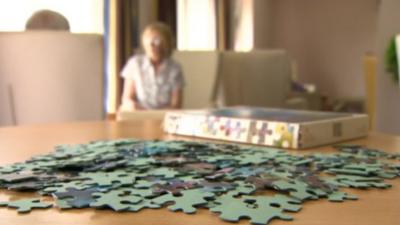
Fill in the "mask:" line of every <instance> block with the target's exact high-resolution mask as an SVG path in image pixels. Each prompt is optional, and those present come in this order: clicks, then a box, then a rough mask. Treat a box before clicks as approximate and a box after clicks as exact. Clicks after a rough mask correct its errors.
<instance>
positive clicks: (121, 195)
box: [90, 190, 142, 211]
mask: <svg viewBox="0 0 400 225" xmlns="http://www.w3.org/2000/svg"><path fill="white" fill-rule="evenodd" d="M92 196H94V197H97V198H96V200H95V202H92V203H90V206H91V207H95V208H101V207H109V208H111V209H113V210H114V211H122V210H126V209H128V208H129V207H130V206H131V205H132V204H136V203H138V202H140V201H141V200H142V198H141V197H138V196H133V195H126V194H125V192H124V191H115V190H114V191H110V192H107V193H100V192H99V193H93V194H92Z"/></svg>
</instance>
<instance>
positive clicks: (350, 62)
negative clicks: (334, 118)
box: [256, 0, 400, 97]
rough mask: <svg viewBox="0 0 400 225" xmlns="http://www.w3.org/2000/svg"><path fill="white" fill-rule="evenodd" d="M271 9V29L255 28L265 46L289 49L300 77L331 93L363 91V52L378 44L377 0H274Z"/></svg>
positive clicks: (359, 93)
mask: <svg viewBox="0 0 400 225" xmlns="http://www.w3.org/2000/svg"><path fill="white" fill-rule="evenodd" d="M397 1H398V0H397ZM399 2H400V1H399ZM269 11H270V12H271V15H270V17H269V18H266V19H265V20H268V19H269V20H270V21H266V24H267V25H266V26H267V29H266V30H269V31H270V32H269V34H266V33H265V32H259V33H257V32H256V33H257V34H258V35H261V36H264V37H259V39H262V38H264V39H265V38H267V39H266V40H267V41H264V43H263V44H262V45H263V47H264V46H265V47H270V48H284V49H287V50H288V52H289V54H290V55H291V56H292V57H293V58H294V59H295V60H296V61H297V64H298V73H299V74H298V75H299V79H300V81H302V82H310V83H315V84H316V85H317V87H318V88H319V90H320V91H321V92H322V93H323V94H326V95H328V96H332V97H362V96H364V83H363V82H364V81H363V71H362V64H361V58H362V56H363V55H364V53H365V52H368V51H373V52H375V50H376V34H377V18H378V0H334V1H333V0H272V1H271V3H270V9H269ZM258 23H260V22H258ZM268 26H270V27H268ZM266 35H270V37H265V36H266ZM256 40H257V38H256Z"/></svg>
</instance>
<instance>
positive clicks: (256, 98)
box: [218, 50, 291, 107]
mask: <svg viewBox="0 0 400 225" xmlns="http://www.w3.org/2000/svg"><path fill="white" fill-rule="evenodd" d="M219 76H220V77H219V79H218V80H219V82H218V88H220V89H221V90H222V92H223V93H222V95H223V105H226V106H236V105H246V106H261V107H283V106H284V105H285V100H286V98H287V97H288V94H289V91H290V82H291V69H290V59H289V57H288V56H287V54H286V52H285V51H283V50H257V51H252V52H231V51H227V52H222V53H221V56H220V69H219Z"/></svg>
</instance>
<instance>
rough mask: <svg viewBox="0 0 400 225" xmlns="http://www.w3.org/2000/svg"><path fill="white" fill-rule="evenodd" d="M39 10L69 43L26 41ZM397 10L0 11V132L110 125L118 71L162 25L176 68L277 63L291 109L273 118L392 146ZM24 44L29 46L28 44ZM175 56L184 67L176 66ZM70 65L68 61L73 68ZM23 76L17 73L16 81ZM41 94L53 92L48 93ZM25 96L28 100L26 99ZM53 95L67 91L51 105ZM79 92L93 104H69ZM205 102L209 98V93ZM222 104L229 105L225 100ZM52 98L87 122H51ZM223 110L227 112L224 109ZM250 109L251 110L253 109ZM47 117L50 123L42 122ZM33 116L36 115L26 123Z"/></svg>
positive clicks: (343, 5) (187, 4) (82, 7)
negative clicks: (277, 58)
mask: <svg viewBox="0 0 400 225" xmlns="http://www.w3.org/2000/svg"><path fill="white" fill-rule="evenodd" d="M43 9H48V10H52V11H55V12H58V13H60V14H61V15H63V16H64V17H65V18H66V19H67V20H68V22H69V31H65V33H68V34H66V36H65V37H64V36H63V35H64V34H60V31H58V34H57V35H52V34H46V35H52V36H56V37H54V38H53V37H49V39H46V38H43V37H37V35H38V34H33V33H37V31H36V32H34V31H26V30H25V29H26V23H27V21H28V20H29V18H30V17H31V15H32V14H33V13H34V12H36V11H38V10H43ZM398 9H400V1H398V0H336V1H332V0H102V1H100V0H79V1H78V0H56V1H54V0H35V1H32V0H0V126H1V125H3V126H5V125H22V124H29V123H41V122H58V121H69V120H95V119H106V118H107V117H112V116H113V115H114V114H116V113H117V108H118V105H119V103H120V95H121V88H122V80H121V78H120V71H121V68H122V67H123V65H124V64H125V62H126V60H127V59H128V58H129V57H130V56H131V55H132V54H134V53H135V52H137V51H140V33H141V31H142V30H143V28H144V27H145V26H146V25H147V24H149V23H151V22H154V21H162V22H164V23H167V24H168V25H169V26H171V28H172V30H173V32H174V35H175V37H176V52H177V58H183V59H181V61H182V62H183V64H185V63H186V62H185V60H187V59H189V57H191V56H186V55H185V54H187V53H188V52H191V53H190V54H192V53H193V52H194V53H195V54H197V53H196V52H214V53H215V52H217V53H218V56H217V59H216V60H217V66H216V67H217V69H216V72H214V73H216V76H217V77H219V76H220V74H224V73H225V72H224V71H228V73H229V70H225V69H224V68H223V67H224V66H226V67H228V68H229V67H232V68H234V64H233V63H229V57H228V55H225V53H230V52H237V53H246V54H251V53H252V52H257V51H264V52H267V51H272V50H277V49H278V50H281V51H283V52H284V53H285V57H287V60H288V65H287V67H288V68H287V69H289V76H290V83H289V82H288V83H287V84H288V85H290V93H289V92H288V93H286V94H285V98H286V99H285V101H286V100H287V99H289V98H290V101H291V102H290V104H286V103H287V101H286V102H285V105H284V104H282V105H271V106H273V107H286V106H288V105H296V104H297V105H300V107H289V108H300V109H309V110H323V111H338V112H357V113H368V114H369V115H370V117H371V125H372V126H373V127H374V129H376V130H377V131H383V132H387V133H396V134H400V122H397V117H398V115H400V93H399V83H398V74H395V75H391V74H390V71H389V72H387V70H386V67H387V65H386V61H385V57H386V55H387V51H388V46H389V44H390V41H391V40H392V39H393V38H394V37H395V36H396V35H397V34H399V33H400V23H398V22H397V21H400V14H399V13H398ZM32 32H33V33H32ZM21 33H31V34H30V36H29V37H26V38H25V37H22V34H21ZM61 33H63V32H61ZM71 35H72V36H73V37H69V36H71ZM24 36H26V35H24ZM35 36H36V37H35ZM78 37H79V38H78ZM35 38H36V39H35ZM76 39H79V40H76ZM81 39H82V40H81ZM92 39H93V40H92ZM40 40H46V41H45V43H40ZM36 41H37V42H36ZM21 43H28V44H26V45H24V44H21ZM51 43H53V44H51ZM48 45H49V46H50V45H52V47H51V49H52V50H51V53H45V52H47V51H48V50H44V49H47V48H48ZM11 46H15V47H11ZM35 46H36V48H35V49H31V48H34V47H35ZM69 46H71V47H69ZM15 49H18V50H15ZM74 49H76V50H74ZM35 51H36V52H35ZM29 52H30V53H31V54H29ZM33 52H35V53H34V54H33ZM180 52H183V53H184V55H183V56H182V55H181V56H179V54H180ZM61 54H67V55H66V56H64V57H65V58H64V59H62V60H61V61H60V62H59V63H60V66H55V65H57V63H56V62H54V63H53V62H49V61H48V58H56V56H57V57H58V55H61ZM68 54H69V55H68ZM268 54H270V53H268ZM274 54H275V53H274ZM20 55H22V56H20ZM42 55H43V57H44V55H47V57H48V58H47V59H43V60H47V61H45V63H44V64H45V65H47V66H45V69H41V68H39V64H40V63H41V61H40V62H39V61H35V60H38V59H37V58H40V57H41V56H42ZM28 56H29V57H33V58H34V59H35V60H32V59H30V58H29V57H28ZM60 57H61V56H60ZM240 57H242V55H241V56H240ZM243 57H247V55H246V56H243ZM252 57H253V56H252ZM257 57H259V56H257ZM260 57H261V56H260ZM268 57H269V56H268ZM71 58H74V59H75V61H74V62H69V60H70V59H71ZM225 59H226V60H225ZM267 60H269V59H267ZM178 61H179V60H178ZM252 61H254V60H252ZM224 62H227V63H226V64H224ZM79 63H80V64H79ZM190 63H192V64H190ZM190 63H189V64H188V65H191V66H186V67H185V65H184V69H185V75H187V76H188V81H190V79H191V78H190V76H191V74H192V73H194V72H195V71H194V72H191V71H190V69H191V68H195V67H196V65H193V62H190ZM7 64H12V66H6V65H7ZM78 64H79V65H78ZM214 64H215V63H214ZM214 64H212V65H214ZM266 64H268V63H266ZM272 64H274V65H276V63H275V62H273V63H271V65H272ZM49 65H54V66H49ZM214 66H215V65H214ZM51 67H57V68H58V70H60V67H62V68H63V71H62V72H59V73H60V75H57V74H58V72H55V71H57V68H51ZM89 67H91V68H92V69H90V68H89ZM205 67H207V66H205ZM19 68H24V71H23V72H19ZM71 68H73V69H71ZM75 68H76V69H75ZM260 68H261V67H260ZM203 69H204V68H203ZM203 69H201V68H200V69H197V70H200V71H203ZM266 70H268V68H267V69H266ZM10 71H11V72H10ZM35 71H36V72H35ZM50 71H51V72H50ZM204 71H205V69H204ZM45 73H50V74H51V75H48V76H44V75H43V74H45ZM89 73H90V74H92V73H93V74H94V75H93V77H92V78H90V79H89V78H87V79H86V78H85V79H82V77H83V76H86V75H88V74H89ZM204 73H206V72H204ZM70 74H75V77H74V76H72V75H71V76H70ZM279 74H280V72H276V73H274V76H280V75H279ZM282 74H283V72H282ZM41 75H43V76H44V77H43V78H42V79H44V80H45V81H46V82H39V80H40V76H41ZM16 76H19V78H16ZM65 76H70V79H71V80H75V81H76V82H77V83H75V82H72V81H70V80H68V79H67V78H65ZM282 76H283V75H282ZM52 77H54V78H52ZM396 78H397V79H396ZM51 79H54V80H55V81H54V82H52V81H50V80H51ZM213 79H214V78H213ZM213 79H212V80H213ZM231 79H237V78H235V77H233V78H231ZM249 79H251V78H249ZM254 79H255V78H254ZM257 79H258V78H257ZM35 80H36V82H37V83H38V84H35V82H34V81H35ZM217 80H218V79H217ZM263 82H265V83H268V82H275V81H274V79H270V80H268V79H264V80H263ZM19 83H21V84H19ZM39 83H40V84H39ZM43 83H45V84H43ZM254 83H257V82H253V84H251V85H255V84H254ZM258 83H260V82H258ZM261 83H262V82H261ZM35 85H37V86H35ZM191 85H192V84H190V83H189V85H188V87H187V88H190V87H191ZM213 85H214V86H215V85H217V84H215V82H214V83H213ZM225 85H227V84H225ZM243 85H244V84H243ZM261 85H262V84H261ZM47 86H51V87H50V89H49V91H48V92H46V91H45V90H46V89H47ZM267 86H268V85H267ZM267 86H266V87H267ZM30 87H32V88H31V89H32V91H31V92H30V93H26V94H23V92H24V91H26V90H27V89H29V88H30ZM33 87H35V88H33ZM77 87H80V88H77ZM75 88H76V89H75ZM249 88H250V89H252V87H249ZM260 88H262V86H261V87H260ZM61 89H65V91H64V92H63V94H60V96H57V94H55V93H58V92H57V91H59V90H61ZM194 89H195V87H194ZM253 89H256V87H253ZM82 90H85V91H86V92H91V94H86V95H85V96H79V95H77V94H76V93H80V91H82ZM199 91H201V90H197V89H196V92H199ZM208 91H209V90H208ZM211 91H212V92H213V93H212V94H211V95H212V96H213V97H215V96H216V94H215V93H214V92H215V89H214V88H213V90H211ZM36 94H37V98H33V97H32V96H35V95H36ZM65 95H70V96H75V98H77V99H80V100H81V101H80V102H78V103H76V102H74V101H72V100H71V103H70V104H69V103H68V102H69V100H64V98H65ZM225 95H230V93H229V91H228V92H226V93H225ZM269 95H275V94H274V93H272V94H269ZM276 95H279V94H278V93H276ZM50 96H51V97H53V98H54V96H56V97H57V98H56V99H55V100H54V104H60V102H64V103H65V104H66V103H68V104H67V106H66V107H68V108H81V109H82V111H85V112H76V113H75V112H72V111H71V112H69V114H68V115H66V116H65V119H63V118H62V117H60V116H59V115H60V114H63V113H65V112H66V111H68V110H65V109H63V108H62V107H59V106H56V105H48V106H44V105H46V104H45V103H46V102H52V100H51V99H50ZM30 98H31V100H29V99H30ZM47 98H49V99H47ZM207 98H209V97H207ZM215 100H216V99H213V101H215ZM30 101H32V102H30ZM90 102H91V103H93V105H91V104H89V103H90ZM227 102H229V101H226V102H225V105H229V104H227ZM233 102H235V101H233ZM293 102H294V103H293ZM299 102H300V103H299ZM43 104H44V105H43ZM232 104H233V103H232ZM235 104H246V102H245V101H242V102H238V101H236V103H235ZM235 104H233V105H235ZM248 104H249V105H257V106H258V105H259V103H254V102H252V101H249V103H248ZM28 106H29V107H28ZM205 106H206V107H207V106H215V104H210V105H205ZM222 106H224V104H222ZM260 106H267V107H268V106H269V105H268V104H267V103H265V104H262V105H260ZM202 107H204V106H202ZM84 108H87V109H85V110H83V109H84ZM55 109H57V110H59V111H54V110H55ZM93 109H95V110H93ZM35 110H36V111H37V114H35V113H34V111H35ZM49 112H53V113H52V114H51V115H50V114H48V115H47V114H46V113H49ZM29 113H33V114H35V115H32V116H29V118H28V116H27V115H28V114H29ZM53 114H54V115H55V116H53ZM39 117H40V119H36V118H39Z"/></svg>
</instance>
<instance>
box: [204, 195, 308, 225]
mask: <svg viewBox="0 0 400 225" xmlns="http://www.w3.org/2000/svg"><path fill="white" fill-rule="evenodd" d="M247 197H248V196H246V197H243V198H235V197H233V196H232V195H223V196H221V197H218V198H217V200H216V201H215V202H217V203H218V204H219V205H217V206H215V207H213V208H211V209H210V210H211V211H212V212H217V213H220V215H219V217H220V218H221V219H223V220H226V221H230V222H238V221H239V220H240V219H242V218H247V219H250V222H251V223H252V224H256V225H265V224H268V223H269V222H270V221H271V220H272V219H275V218H277V219H282V220H292V219H293V218H292V217H291V216H289V215H286V214H283V213H282V212H283V211H284V210H285V208H284V207H283V206H280V205H279V206H278V204H275V205H271V204H272V203H271V202H273V201H276V202H282V201H283V202H285V200H278V201H277V200H274V198H271V197H251V198H247ZM276 198H279V197H276ZM286 203H287V202H286ZM287 204H288V205H289V204H290V205H291V203H287ZM288 205H285V206H288ZM288 208H289V209H286V210H299V209H300V208H295V206H294V205H293V206H290V207H288Z"/></svg>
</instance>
